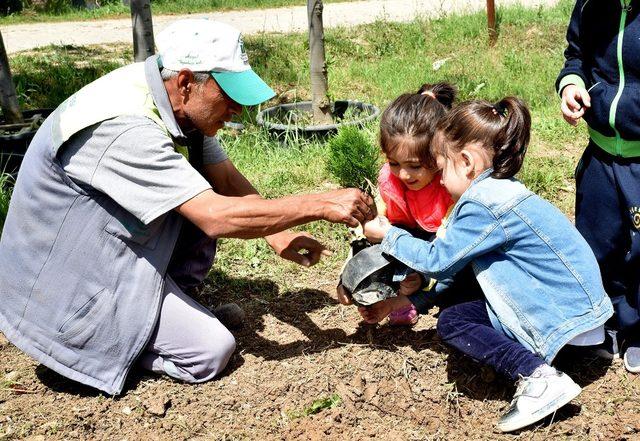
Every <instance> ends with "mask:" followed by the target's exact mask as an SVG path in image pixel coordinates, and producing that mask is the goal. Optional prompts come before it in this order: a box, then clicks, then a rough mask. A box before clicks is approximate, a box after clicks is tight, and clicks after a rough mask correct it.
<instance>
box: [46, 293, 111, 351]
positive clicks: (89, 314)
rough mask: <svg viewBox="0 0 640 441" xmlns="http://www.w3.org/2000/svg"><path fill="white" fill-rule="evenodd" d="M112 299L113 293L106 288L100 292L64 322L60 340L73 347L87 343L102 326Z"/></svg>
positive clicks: (61, 327)
mask: <svg viewBox="0 0 640 441" xmlns="http://www.w3.org/2000/svg"><path fill="white" fill-rule="evenodd" d="M110 299H111V291H109V290H108V289H106V288H103V289H101V290H100V291H98V292H97V293H96V294H95V295H93V296H92V297H91V298H90V299H89V300H87V301H86V302H85V303H84V304H83V305H82V306H81V307H80V308H79V309H78V310H77V311H75V312H74V313H73V314H71V315H70V316H69V317H67V318H66V319H65V320H64V321H63V322H62V324H61V325H60V326H59V328H58V339H59V340H60V341H61V342H63V343H67V344H70V345H72V346H76V345H82V344H83V343H84V342H86V341H87V340H88V339H89V338H90V337H91V336H92V335H93V334H94V333H95V330H96V329H97V328H98V327H99V326H100V325H101V324H102V323H101V321H102V318H103V317H104V316H105V314H106V313H107V311H108V306H109V301H110Z"/></svg>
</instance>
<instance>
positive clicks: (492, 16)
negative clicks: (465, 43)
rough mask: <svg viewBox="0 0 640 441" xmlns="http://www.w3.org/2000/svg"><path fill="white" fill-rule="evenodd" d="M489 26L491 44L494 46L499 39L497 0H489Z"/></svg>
mask: <svg viewBox="0 0 640 441" xmlns="http://www.w3.org/2000/svg"><path fill="white" fill-rule="evenodd" d="M487 28H488V30H489V46H494V45H495V44H496V41H497V40H498V29H496V4H495V0H487Z"/></svg>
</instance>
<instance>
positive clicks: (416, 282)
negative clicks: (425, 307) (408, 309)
mask: <svg viewBox="0 0 640 441" xmlns="http://www.w3.org/2000/svg"><path fill="white" fill-rule="evenodd" d="M421 286H422V277H421V276H420V274H418V273H411V274H409V275H408V276H407V278H406V279H404V280H403V281H402V282H400V288H399V289H398V295H399V296H410V295H411V294H413V293H414V292H416V291H418V290H419V289H420V287H421Z"/></svg>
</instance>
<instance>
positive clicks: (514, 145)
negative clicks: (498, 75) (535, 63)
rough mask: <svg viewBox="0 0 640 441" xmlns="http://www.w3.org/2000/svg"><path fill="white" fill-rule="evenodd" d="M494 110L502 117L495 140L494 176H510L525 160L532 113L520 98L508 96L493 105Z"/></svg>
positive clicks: (516, 171) (498, 116) (497, 115)
mask: <svg viewBox="0 0 640 441" xmlns="http://www.w3.org/2000/svg"><path fill="white" fill-rule="evenodd" d="M492 112H493V113H495V116H496V117H497V118H499V119H500V122H501V124H500V125H501V129H500V131H499V132H498V133H496V139H495V141H494V142H493V149H494V156H493V176H494V177H496V178H499V179H501V178H510V177H512V176H514V175H515V174H516V173H518V171H519V170H520V168H521V167H522V163H523V161H524V155H525V153H526V151H527V146H528V145H529V137H530V132H531V114H530V113H529V109H527V106H526V104H525V103H524V102H523V101H522V100H521V99H519V98H516V97H507V98H503V99H502V100H500V101H499V102H497V103H495V104H494V105H493V109H492Z"/></svg>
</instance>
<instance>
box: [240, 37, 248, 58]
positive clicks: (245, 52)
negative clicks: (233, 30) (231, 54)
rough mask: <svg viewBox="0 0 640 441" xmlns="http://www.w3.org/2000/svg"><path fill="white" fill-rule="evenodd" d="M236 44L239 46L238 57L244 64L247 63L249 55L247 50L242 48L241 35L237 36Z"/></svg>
mask: <svg viewBox="0 0 640 441" xmlns="http://www.w3.org/2000/svg"><path fill="white" fill-rule="evenodd" d="M238 45H239V46H240V59H241V60H242V61H243V62H244V63H245V64H249V55H247V51H245V50H244V41H242V35H240V36H238Z"/></svg>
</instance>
